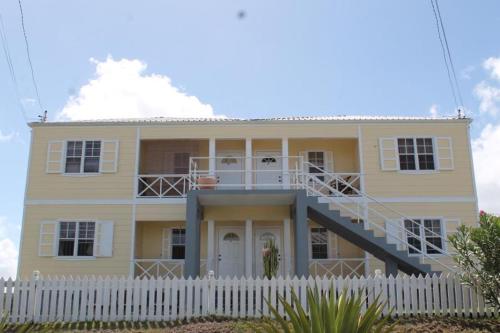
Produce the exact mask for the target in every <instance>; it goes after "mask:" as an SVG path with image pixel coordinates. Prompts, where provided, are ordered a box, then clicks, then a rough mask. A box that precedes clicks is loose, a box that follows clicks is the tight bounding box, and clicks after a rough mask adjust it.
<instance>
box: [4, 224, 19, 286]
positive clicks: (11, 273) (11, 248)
mask: <svg viewBox="0 0 500 333" xmlns="http://www.w3.org/2000/svg"><path fill="white" fill-rule="evenodd" d="M9 230H10V232H11V233H12V226H11V225H9V224H8V222H7V219H6V218H5V217H2V216H0V277H5V278H6V277H15V276H16V271H17V257H18V251H17V247H16V245H15V244H14V242H13V241H12V239H10V238H9V237H8V234H9Z"/></svg>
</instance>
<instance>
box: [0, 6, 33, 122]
mask: <svg viewBox="0 0 500 333" xmlns="http://www.w3.org/2000/svg"><path fill="white" fill-rule="evenodd" d="M5 31H6V30H5V26H4V25H3V19H2V15H1V14H0V40H1V42H2V48H3V52H4V54H5V60H6V61H7V66H8V67H9V74H10V79H11V80H12V83H13V85H14V92H15V94H16V98H17V102H18V104H19V110H20V111H21V114H22V116H23V118H24V121H25V122H26V123H28V122H29V121H28V116H27V114H26V110H25V109H24V106H23V104H22V103H21V98H20V94H19V87H18V84H17V79H16V72H15V71H14V65H13V63H12V58H11V56H10V50H9V44H8V42H7V35H6V33H5Z"/></svg>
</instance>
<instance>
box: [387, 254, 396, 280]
mask: <svg viewBox="0 0 500 333" xmlns="http://www.w3.org/2000/svg"><path fill="white" fill-rule="evenodd" d="M389 275H392V276H394V277H396V275H398V265H397V264H396V263H395V262H394V261H393V260H391V259H388V258H386V259H385V276H387V277H389Z"/></svg>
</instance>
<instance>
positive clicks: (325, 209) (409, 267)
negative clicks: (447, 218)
mask: <svg viewBox="0 0 500 333" xmlns="http://www.w3.org/2000/svg"><path fill="white" fill-rule="evenodd" d="M310 169H314V170H318V172H317V173H316V174H313V173H307V172H302V178H301V179H300V180H299V181H298V182H297V183H298V184H300V185H299V188H302V189H305V190H306V193H307V205H308V209H307V210H308V211H307V214H308V217H309V218H310V219H312V220H313V221H314V222H316V223H318V224H320V225H322V226H323V227H325V228H327V229H328V230H330V231H332V232H334V233H336V234H338V235H339V236H341V237H342V238H344V239H346V240H347V241H349V242H352V243H353V244H355V245H357V246H359V247H360V248H362V249H363V250H365V251H366V252H369V253H371V254H372V255H374V256H375V257H376V258H378V259H380V260H381V261H383V262H385V263H386V274H393V275H394V274H397V271H398V270H400V271H403V272H405V273H407V274H431V273H437V272H433V271H432V269H431V265H430V263H434V264H436V265H435V266H436V267H439V268H440V269H443V270H446V271H449V272H453V271H455V268H453V267H450V266H449V265H446V264H445V262H446V261H448V262H450V260H447V259H449V258H451V256H450V255H449V254H448V253H447V252H446V250H447V248H448V246H447V245H446V244H447V243H448V240H447V239H446V236H443V235H441V234H437V233H436V232H435V231H433V230H430V229H428V228H426V227H425V226H421V225H420V224H419V222H417V221H415V220H413V219H412V218H410V217H407V216H405V215H404V214H403V213H401V212H398V211H396V210H395V209H393V208H391V207H390V206H388V205H385V204H383V203H381V202H379V201H377V200H376V199H375V198H373V197H371V196H370V195H369V194H367V193H366V192H363V191H361V190H359V189H358V188H356V187H355V186H353V184H352V183H350V182H349V181H346V180H345V179H344V178H342V177H341V176H339V175H338V174H335V173H331V172H328V171H326V170H324V169H322V168H320V167H318V166H316V165H314V164H311V163H309V162H303V166H302V170H310ZM347 193H349V194H347ZM346 215H347V216H346ZM394 217H397V219H396V221H395V219H394ZM354 221H357V223H355V222H354ZM401 221H405V223H408V224H409V225H410V226H414V225H415V224H418V226H419V227H422V228H423V232H424V233H425V235H431V236H432V237H434V238H438V237H439V239H440V242H441V247H439V246H436V244H434V243H431V242H429V241H427V239H426V238H425V237H423V238H422V237H420V235H418V234H415V233H414V232H412V231H411V230H408V229H407V228H406V227H405V225H404V224H403V223H401ZM381 222H382V223H384V224H385V226H383V225H381V224H380V223H381ZM375 231H377V234H378V235H381V236H377V235H375ZM408 238H414V239H418V240H419V241H420V246H418V245H417V246H415V243H413V244H412V243H410V242H409V241H408ZM389 240H391V242H389ZM424 248H427V249H432V250H434V252H437V253H439V255H429V254H428V253H427V251H424ZM410 250H411V251H410ZM410 252H411V253H412V254H411V255H410V254H409V253H410ZM442 259H446V260H442ZM424 261H425V262H426V263H424ZM388 269H389V270H390V272H387V270H388Z"/></svg>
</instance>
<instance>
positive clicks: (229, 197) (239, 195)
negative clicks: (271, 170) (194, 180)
mask: <svg viewBox="0 0 500 333" xmlns="http://www.w3.org/2000/svg"><path fill="white" fill-rule="evenodd" d="M196 192H198V193H197V195H198V200H199V203H200V205H202V206H280V205H291V204H293V203H294V201H295V196H296V194H297V191H295V190H197V191H196Z"/></svg>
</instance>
